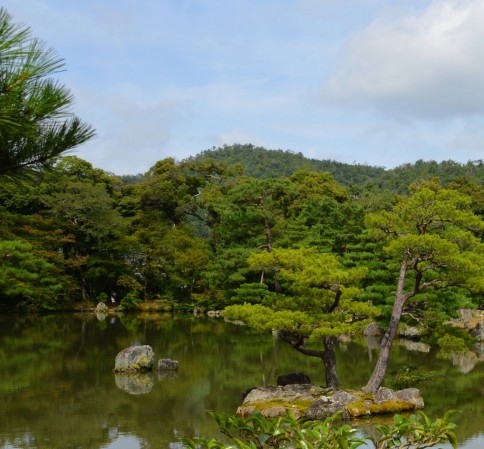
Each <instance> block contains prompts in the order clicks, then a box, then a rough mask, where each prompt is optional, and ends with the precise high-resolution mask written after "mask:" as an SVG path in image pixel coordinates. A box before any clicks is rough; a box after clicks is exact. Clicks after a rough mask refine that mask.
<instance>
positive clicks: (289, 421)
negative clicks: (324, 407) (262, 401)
mask: <svg viewBox="0 0 484 449" xmlns="http://www.w3.org/2000/svg"><path fill="white" fill-rule="evenodd" d="M455 413H456V412H455V411H449V412H447V413H446V414H445V415H444V417H443V418H438V419H436V420H435V421H432V420H431V419H430V418H429V417H428V416H427V415H426V414H425V413H424V412H422V411H419V412H418V413H417V414H414V415H410V416H409V417H405V416H402V415H395V417H394V425H392V426H389V425H378V426H376V430H377V431H378V436H376V437H361V436H359V434H358V429H356V428H354V427H352V426H350V425H349V424H342V422H341V412H337V413H335V414H334V415H333V416H330V417H328V418H326V419H325V420H323V421H305V420H301V419H299V420H298V419H296V418H295V416H294V414H293V413H292V412H291V411H288V413H287V415H286V416H284V417H280V418H266V417H264V416H263V415H262V414H260V413H255V414H253V415H251V416H249V417H247V418H241V417H237V416H232V415H227V414H223V413H222V414H217V413H211V416H212V417H213V418H214V419H215V420H216V422H217V424H218V426H219V429H220V431H221V432H222V433H223V434H224V435H226V436H227V437H229V439H231V440H232V441H233V443H232V444H226V443H224V442H221V441H218V440H216V439H213V438H212V439H205V438H201V437H196V438H194V439H184V440H183V444H184V447H185V448H188V449H205V448H207V449H268V448H287V449H289V448H291V449H357V448H360V447H371V446H370V445H371V444H372V445H373V447H374V449H397V448H407V449H424V448H429V447H434V446H435V445H436V444H440V443H450V444H451V445H452V447H453V448H454V449H455V448H457V439H456V436H455V433H454V429H455V424H454V423H452V422H450V419H451V418H452V417H453V416H454V415H455Z"/></svg>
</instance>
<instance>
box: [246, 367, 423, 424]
mask: <svg viewBox="0 0 484 449" xmlns="http://www.w3.org/2000/svg"><path fill="white" fill-rule="evenodd" d="M293 374H301V373H293ZM278 384H279V385H277V386H265V387H258V388H251V389H249V390H248V391H247V392H246V394H245V395H244V400H243V403H242V405H240V406H239V407H238V409H237V415H239V416H249V415H251V414H252V413H255V412H260V413H261V414H262V415H264V416H266V417H279V416H285V415H286V414H287V411H288V410H291V411H292V413H294V416H295V417H296V418H299V417H302V416H304V417H306V418H308V419H325V418H327V417H329V416H332V415H333V414H334V413H336V412H342V417H344V418H356V417H363V416H369V415H379V414H395V413H400V412H404V411H412V410H419V409H422V408H423V407H424V401H423V398H422V396H421V395H420V391H419V390H418V389H416V388H406V389H404V390H399V391H393V390H391V389H389V388H385V387H381V388H380V389H379V390H378V391H377V393H376V394H374V395H372V394H368V393H364V392H362V391H354V390H342V389H335V388H323V387H320V386H317V385H313V384H311V383H293V384H283V385H281V384H280V382H278Z"/></svg>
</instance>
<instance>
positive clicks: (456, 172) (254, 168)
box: [188, 144, 484, 193]
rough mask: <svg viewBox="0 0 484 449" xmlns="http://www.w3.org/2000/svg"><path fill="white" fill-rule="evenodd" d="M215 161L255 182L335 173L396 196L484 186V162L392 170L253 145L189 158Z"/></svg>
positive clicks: (425, 163) (423, 164) (419, 163)
mask: <svg viewBox="0 0 484 449" xmlns="http://www.w3.org/2000/svg"><path fill="white" fill-rule="evenodd" d="M204 158H211V159H214V160H216V161H223V162H225V163H227V164H229V165H232V164H240V165H242V167H243V168H244V173H245V174H246V175H247V176H250V177H254V178H281V177H284V176H290V175H292V174H293V173H294V172H296V171H297V170H300V169H308V170H311V171H315V172H327V173H331V175H332V176H333V177H334V179H335V180H336V181H337V182H338V183H340V184H342V185H344V186H347V187H349V186H354V185H356V186H360V187H361V186H366V187H367V188H373V189H378V190H388V191H391V192H394V193H407V188H408V186H409V185H410V184H413V183H416V182H420V181H422V180H430V179H432V178H438V179H439V180H440V181H441V182H442V183H443V184H446V183H448V182H451V181H453V180H455V179H457V178H459V177H465V178H468V179H471V180H473V181H475V182H477V183H479V184H482V183H484V164H483V161H482V160H476V161H468V162H467V163H465V164H463V163H459V162H455V161H452V160H447V161H441V162H437V161H423V160H418V161H416V162H415V163H406V164H402V165H400V166H398V167H395V168H392V169H385V168H383V167H374V166H370V165H366V164H346V163H342V162H337V161H334V160H328V159H325V160H318V159H310V158H306V157H305V156H304V155H303V154H302V153H296V152H293V151H289V150H280V149H278V150H269V149H266V148H263V147H258V146H254V145H251V144H244V145H241V144H234V145H224V146H223V147H219V148H215V147H214V148H211V149H209V150H205V151H202V152H200V153H199V154H198V155H196V156H193V157H190V158H188V160H191V161H200V160H202V159H204Z"/></svg>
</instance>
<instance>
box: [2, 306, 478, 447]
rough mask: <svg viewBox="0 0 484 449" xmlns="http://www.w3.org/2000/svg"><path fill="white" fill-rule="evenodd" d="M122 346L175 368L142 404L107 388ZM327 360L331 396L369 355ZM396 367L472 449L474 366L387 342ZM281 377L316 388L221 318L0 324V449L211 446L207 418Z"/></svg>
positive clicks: (272, 344)
mask: <svg viewBox="0 0 484 449" xmlns="http://www.w3.org/2000/svg"><path fill="white" fill-rule="evenodd" d="M134 344H148V345H150V346H151V347H152V348H153V350H154V352H155V355H156V360H157V359H158V358H172V359H175V360H178V361H179V364H180V365H179V370H178V373H177V375H176V376H168V377H164V376H159V375H158V373H155V375H154V379H153V383H152V385H151V386H150V388H149V392H147V393H146V394H130V393H128V392H126V391H124V390H123V389H121V388H119V387H118V386H117V384H116V381H115V376H114V374H113V372H112V370H113V367H114V359H115V357H116V354H117V353H118V352H119V351H120V350H121V349H123V348H126V347H128V346H131V345H134ZM337 350H338V352H337V358H338V369H339V373H340V378H341V382H342V384H343V386H344V387H348V388H359V387H361V386H362V385H363V384H364V383H365V381H366V380H367V379H368V376H369V374H370V373H371V369H372V364H373V363H374V361H375V359H376V354H377V350H376V349H374V348H373V347H372V346H371V345H370V346H368V345H365V342H364V341H357V340H351V341H341V342H340V343H339V345H338V348H337ZM401 367H407V368H408V369H416V368H420V369H424V370H426V371H427V372H428V373H429V374H430V373H431V374H432V376H429V377H430V379H429V380H428V381H427V382H426V383H424V384H422V385H420V389H421V391H422V394H423V396H424V399H425V402H426V408H425V411H426V413H427V414H429V415H430V416H432V417H435V416H441V415H442V414H443V413H444V412H445V411H446V410H448V409H457V410H460V411H461V413H460V415H459V416H458V418H457V423H458V437H459V442H460V446H459V447H461V448H466V449H477V448H482V447H484V362H482V361H479V360H478V359H477V358H475V357H467V358H465V359H464V358H454V360H449V359H445V358H440V357H439V354H438V353H437V352H435V351H432V350H429V348H426V347H425V346H422V345H420V346H419V345H414V347H410V348H408V347H406V346H405V345H404V344H403V343H399V344H396V345H395V347H394V349H393V351H392V365H391V366H390V368H389V371H390V373H395V372H396V370H397V369H398V368H401ZM292 371H303V372H305V373H307V374H308V375H309V376H310V378H311V379H312V381H313V383H315V384H323V383H324V373H323V371H322V365H321V363H320V361H319V360H318V359H313V358H309V357H304V356H302V355H300V354H299V353H297V352H296V351H294V350H293V349H291V348H289V347H287V346H286V345H285V344H283V343H281V342H280V341H279V340H278V339H277V338H276V337H274V336H273V335H271V334H270V333H258V332H254V331H251V330H249V329H247V328H246V327H244V326H237V325H234V324H231V323H226V322H224V321H223V320H221V319H209V318H205V317H202V318H194V317H172V316H157V315H154V314H152V315H146V316H137V317H136V316H108V317H107V318H106V319H105V320H98V319H96V317H95V316H91V315H67V316H66V315H52V316H32V317H31V316H17V315H6V316H3V317H0V448H2V449H13V448H23V449H26V448H38V449H41V448H46V449H47V448H48V449H57V448H58V449H71V448H72V449H87V448H89V449H91V448H93V449H94V448H107V449H141V448H143V449H156V448H177V449H179V448H180V447H181V444H180V438H183V437H192V436H195V435H202V436H206V437H210V436H214V437H219V433H218V430H217V428H216V425H215V423H214V422H213V420H212V419H211V418H210V417H209V416H208V413H207V412H208V411H216V412H227V413H233V412H235V410H236V408H237V406H238V405H239V404H240V402H241V401H240V398H241V393H242V392H243V391H244V390H245V389H246V388H248V387H251V386H256V385H270V384H275V383H276V378H277V376H278V375H280V374H284V373H288V372H292ZM389 379H390V380H391V379H392V375H390V377H389ZM363 424H365V423H363Z"/></svg>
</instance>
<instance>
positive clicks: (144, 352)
mask: <svg viewBox="0 0 484 449" xmlns="http://www.w3.org/2000/svg"><path fill="white" fill-rule="evenodd" d="M154 359H155V354H154V352H153V349H151V346H148V345H144V346H130V347H129V348H125V349H123V350H122V351H121V352H119V353H118V355H117V356H116V360H115V363H114V372H115V373H138V372H146V371H151V370H152V368H153V365H154Z"/></svg>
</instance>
